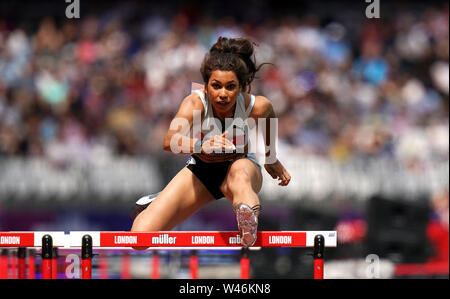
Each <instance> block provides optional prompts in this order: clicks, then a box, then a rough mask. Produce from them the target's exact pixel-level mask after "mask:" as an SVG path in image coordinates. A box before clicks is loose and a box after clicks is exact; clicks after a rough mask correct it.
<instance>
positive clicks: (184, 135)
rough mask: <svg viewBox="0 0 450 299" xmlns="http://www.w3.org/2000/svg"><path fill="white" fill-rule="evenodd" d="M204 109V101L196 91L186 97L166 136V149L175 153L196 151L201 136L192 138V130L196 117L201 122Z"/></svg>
mask: <svg viewBox="0 0 450 299" xmlns="http://www.w3.org/2000/svg"><path fill="white" fill-rule="evenodd" d="M203 110H204V108H203V104H202V101H201V99H200V97H199V96H198V95H197V94H196V93H192V94H190V95H189V96H187V97H186V98H184V100H183V101H182V102H181V105H180V108H179V109H178V112H177V114H176V115H175V117H174V118H173V119H172V121H171V122H170V126H169V130H168V131H167V134H166V136H165V137H164V143H163V147H164V150H166V151H169V152H172V153H174V154H192V153H193V152H194V149H195V143H196V142H197V141H198V139H199V138H191V137H190V130H191V127H192V125H193V122H194V117H195V118H198V119H199V121H200V122H201V115H202V113H203Z"/></svg>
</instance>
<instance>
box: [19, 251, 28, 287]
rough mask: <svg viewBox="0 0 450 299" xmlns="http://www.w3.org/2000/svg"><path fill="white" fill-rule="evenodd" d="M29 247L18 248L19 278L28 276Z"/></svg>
mask: <svg viewBox="0 0 450 299" xmlns="http://www.w3.org/2000/svg"><path fill="white" fill-rule="evenodd" d="M26 256H27V249H26V248H25V247H19V249H18V250H17V258H18V269H17V270H18V278H19V279H25V278H26V277H27V274H26V272H27V265H26Z"/></svg>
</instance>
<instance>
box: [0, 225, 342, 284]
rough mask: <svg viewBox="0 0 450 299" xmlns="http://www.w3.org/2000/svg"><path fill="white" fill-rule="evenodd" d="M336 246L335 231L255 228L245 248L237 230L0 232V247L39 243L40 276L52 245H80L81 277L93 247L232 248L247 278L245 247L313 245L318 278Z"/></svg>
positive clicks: (86, 274) (85, 274)
mask: <svg viewBox="0 0 450 299" xmlns="http://www.w3.org/2000/svg"><path fill="white" fill-rule="evenodd" d="M336 246H337V232H336V231H259V232H257V241H256V242H255V244H254V246H252V247H249V248H244V247H242V245H241V244H240V234H239V232H236V231H225V232H218V231H178V232H174V231H157V232H129V231H116V232H113V231H109V232H108V231H107V232H101V231H71V232H69V233H68V234H66V233H64V232H0V248H2V247H17V248H25V247H42V259H43V263H44V262H45V265H46V267H45V268H47V270H46V272H44V271H43V277H44V278H52V275H51V273H52V271H51V266H50V265H49V261H48V260H49V259H51V258H52V254H51V251H52V249H54V248H61V249H72V248H81V255H82V278H91V271H92V264H91V262H92V256H93V255H92V250H93V248H95V249H132V248H138V247H141V248H146V249H153V250H167V249H172V250H182V249H191V250H200V249H206V250H214V249H216V250H219V249H227V250H229V249H236V250H241V252H242V255H241V278H249V260H248V256H247V255H248V250H259V249H260V248H262V247H313V248H314V254H313V257H314V278H315V279H322V278H323V254H324V248H325V247H336ZM43 265H44V264H43ZM43 270H44V267H43ZM0 272H1V271H0ZM0 274H1V273H0Z"/></svg>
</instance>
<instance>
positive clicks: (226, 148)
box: [195, 131, 245, 163]
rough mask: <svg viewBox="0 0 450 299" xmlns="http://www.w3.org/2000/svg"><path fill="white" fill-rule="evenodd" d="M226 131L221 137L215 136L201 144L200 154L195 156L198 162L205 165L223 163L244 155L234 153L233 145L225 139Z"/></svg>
mask: <svg viewBox="0 0 450 299" xmlns="http://www.w3.org/2000/svg"><path fill="white" fill-rule="evenodd" d="M227 134H228V131H226V132H225V133H223V134H222V135H215V136H214V137H212V138H210V139H206V140H204V141H203V143H202V152H201V153H200V154H195V156H196V157H198V158H199V159H200V160H202V161H203V162H206V163H212V162H224V161H228V160H231V159H235V158H237V157H240V156H242V155H245V153H236V152H234V151H235V150H236V147H235V146H234V144H233V143H232V142H231V141H230V140H228V139H227V138H226V136H227Z"/></svg>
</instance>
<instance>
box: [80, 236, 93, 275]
mask: <svg viewBox="0 0 450 299" xmlns="http://www.w3.org/2000/svg"><path fill="white" fill-rule="evenodd" d="M81 279H92V237H91V236H90V235H84V236H83V238H82V239H81Z"/></svg>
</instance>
